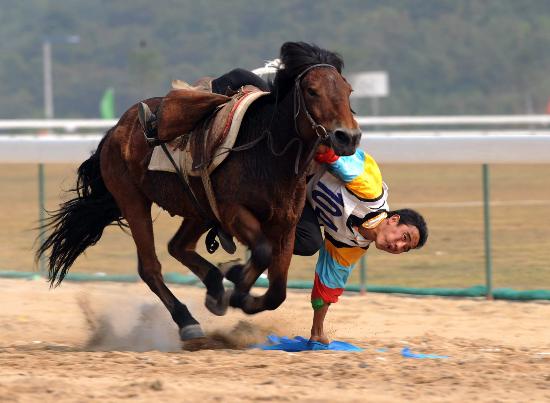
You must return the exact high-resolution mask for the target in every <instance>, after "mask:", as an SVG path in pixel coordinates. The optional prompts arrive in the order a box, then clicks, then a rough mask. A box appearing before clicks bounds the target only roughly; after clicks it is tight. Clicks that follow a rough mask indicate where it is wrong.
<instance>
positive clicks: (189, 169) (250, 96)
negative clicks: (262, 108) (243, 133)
mask: <svg viewBox="0 0 550 403" xmlns="http://www.w3.org/2000/svg"><path fill="white" fill-rule="evenodd" d="M254 88H255V87H254ZM244 89H246V87H244ZM266 94H269V92H263V91H259V90H257V89H256V90H245V91H242V92H239V93H237V94H236V95H235V96H236V97H237V99H234V101H235V102H232V101H229V102H228V103H226V104H224V105H223V106H222V107H221V108H222V109H225V108H230V109H227V110H221V111H219V112H221V113H216V115H215V117H214V118H213V119H212V122H210V124H209V125H208V127H207V128H206V133H195V132H194V133H192V134H191V136H195V135H198V134H200V135H204V136H206V138H207V141H217V140H220V139H221V143H220V145H219V146H218V147H217V149H215V150H213V152H212V153H211V162H210V164H209V165H208V174H211V173H212V171H214V169H216V168H217V167H218V166H219V165H220V164H221V163H222V162H223V160H224V159H225V158H226V157H227V155H228V154H229V152H225V151H228V150H229V149H231V148H232V147H233V145H234V144H235V141H236V139H237V134H238V133H239V128H240V127H241V123H242V120H243V117H244V115H245V113H246V111H247V110H248V108H249V107H250V105H252V103H253V102H254V101H255V100H257V99H258V98H260V97H262V96H264V95H266ZM220 119H221V120H222V121H220ZM220 127H221V128H223V130H222V131H223V133H210V132H211V131H212V130H213V128H220ZM193 143H195V142H194V141H187V143H186V145H185V148H184V149H182V148H180V146H179V145H180V144H181V137H178V138H176V139H175V140H173V141H172V142H170V143H168V146H167V149H168V151H169V152H170V154H171V155H172V158H173V159H174V161H175V162H176V164H178V167H179V169H181V170H182V172H185V173H186V174H187V175H190V176H200V175H201V173H200V169H194V168H193V157H192V155H193V149H192V144H193ZM148 169H149V170H150V171H164V172H176V170H175V169H174V166H173V165H172V163H171V162H170V161H169V160H168V158H167V157H166V155H165V154H164V151H163V150H162V147H160V146H156V147H155V148H154V149H153V154H152V156H151V160H150V161H149V167H148Z"/></svg>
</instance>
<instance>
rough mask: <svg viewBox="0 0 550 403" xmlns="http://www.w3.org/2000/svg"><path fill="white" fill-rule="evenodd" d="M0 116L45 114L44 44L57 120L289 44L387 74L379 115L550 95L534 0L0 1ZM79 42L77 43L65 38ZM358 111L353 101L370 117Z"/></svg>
mask: <svg viewBox="0 0 550 403" xmlns="http://www.w3.org/2000/svg"><path fill="white" fill-rule="evenodd" d="M0 5H1V6H2V8H1V13H0V38H2V40H1V41H0V118H16V117H19V118H20V117H34V118H39V117H42V116H43V97H42V92H43V89H42V88H43V78H42V53H41V52H42V42H43V41H44V40H45V39H46V38H47V37H49V38H51V39H52V42H53V45H52V48H53V60H54V65H53V76H54V88H55V114H56V117H60V118H61V117H64V118H67V117H89V118H92V117H97V116H98V113H99V112H98V102H99V99H100V98H101V95H102V93H103V91H104V90H105V89H106V88H107V87H109V86H112V87H114V88H115V92H116V106H117V109H118V112H119V113H120V112H122V111H123V110H124V109H126V108H127V107H128V106H129V105H131V104H132V103H134V102H135V101H137V100H139V99H142V98H146V97H149V96H156V95H163V94H164V93H166V91H167V90H168V86H169V83H170V81H171V79H173V78H181V79H185V80H190V81H192V80H194V79H196V78H198V77H199V76H201V75H218V74H221V73H223V72H225V71H227V70H229V69H231V68H233V67H237V66H241V67H245V68H249V69H252V68H254V67H258V66H259V65H261V64H262V62H263V61H264V60H266V59H270V58H273V57H275V56H276V55H277V53H278V50H279V47H280V45H281V44H282V43H283V42H284V41H287V40H304V41H309V42H315V43H316V44H318V45H320V46H322V47H326V48H329V49H331V50H335V51H338V52H339V53H341V54H342V55H343V56H344V59H345V62H346V72H347V73H350V72H354V71H362V70H386V71H388V72H389V75H390V88H391V95H390V97H389V98H387V99H384V100H382V101H381V113H382V114H386V115H409V114H411V115H420V114H490V113H491V114H504V113H526V112H534V113H541V112H543V111H544V110H545V109H546V105H547V102H548V98H549V97H550V1H545V0H537V1H535V0H522V1H516V0H487V1H479V0H461V1H455V0H386V1H379V0H346V1H341V2H328V1H314V0H306V1H298V0H280V1H265V0H256V1H245V0H230V1H214V0H202V1H191V0H182V1H177V0H156V1H154V2H153V1H150V0H147V1H145V0H133V1H131V2H129V1H128V2H126V1H125V2H122V1H107V0H95V1H87V2H84V1H79V0H64V1H55V0H25V1H17V2H15V1H11V0H0ZM67 35H79V36H80V38H81V40H80V43H79V44H76V45H70V44H66V43H62V42H63V38H64V37H66V36H67ZM368 106H369V105H368V102H361V103H360V104H359V105H358V109H359V110H358V112H359V113H360V114H367V113H369V108H368Z"/></svg>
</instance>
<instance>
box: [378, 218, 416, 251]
mask: <svg viewBox="0 0 550 403" xmlns="http://www.w3.org/2000/svg"><path fill="white" fill-rule="evenodd" d="M419 240H420V234H419V232H418V228H416V227H415V226H413V225H405V224H399V216H398V215H393V216H391V217H390V218H388V219H385V220H384V221H382V222H381V223H380V225H379V228H378V233H377V235H376V240H375V241H374V243H375V245H376V248H377V249H380V250H383V251H386V252H389V253H395V254H398V253H403V252H408V251H409V250H411V249H414V248H416V246H417V245H418V241H419Z"/></svg>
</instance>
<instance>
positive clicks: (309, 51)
mask: <svg viewBox="0 0 550 403" xmlns="http://www.w3.org/2000/svg"><path fill="white" fill-rule="evenodd" d="M279 57H280V59H281V62H282V64H283V66H284V67H283V68H281V69H279V71H278V72H277V74H276V75H275V79H274V80H273V84H272V87H271V92H272V93H277V92H278V93H279V95H282V94H284V93H286V91H287V90H288V89H290V87H291V86H292V85H294V79H295V78H296V77H297V76H298V75H299V74H300V73H301V72H303V71H304V70H305V69H307V68H308V67H311V66H313V65H315V64H330V65H331V66H334V67H335V68H336V70H338V73H340V74H342V69H343V68H344V60H343V59H342V56H340V55H339V54H338V53H335V52H331V51H328V50H326V49H321V48H320V47H318V46H317V45H315V44H309V43H305V42H285V43H283V45H282V46H281V52H280V56H279Z"/></svg>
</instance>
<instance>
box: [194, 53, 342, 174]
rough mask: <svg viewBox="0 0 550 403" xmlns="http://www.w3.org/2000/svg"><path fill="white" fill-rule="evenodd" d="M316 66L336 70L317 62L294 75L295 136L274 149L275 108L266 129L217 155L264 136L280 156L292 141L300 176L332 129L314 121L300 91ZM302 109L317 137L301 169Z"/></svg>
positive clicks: (252, 143) (241, 148)
mask: <svg viewBox="0 0 550 403" xmlns="http://www.w3.org/2000/svg"><path fill="white" fill-rule="evenodd" d="M318 67H329V68H331V69H334V70H336V71H338V70H337V69H336V67H334V66H333V65H331V64H326V63H319V64H314V65H312V66H309V67H308V68H306V69H305V70H304V71H302V72H301V73H300V74H299V75H298V76H296V78H295V79H294V93H293V96H294V115H293V118H294V130H295V132H296V137H294V138H293V139H291V140H290V141H289V142H288V143H287V144H286V145H285V146H284V147H283V149H282V150H281V151H277V150H275V148H274V145H273V139H272V136H271V130H270V128H271V127H272V125H273V122H274V120H275V116H276V110H274V111H273V114H272V116H271V120H270V122H269V126H268V128H267V129H266V130H264V131H263V133H262V134H261V136H259V137H258V138H256V139H254V140H252V141H250V142H249V143H246V144H243V145H241V146H237V147H232V148H227V149H224V150H223V151H221V152H220V153H218V154H217V155H221V154H222V153H229V152H231V151H244V150H249V149H251V148H252V147H254V146H255V145H256V144H258V143H259V142H261V141H262V140H263V139H264V138H265V137H267V144H268V147H269V149H270V150H271V153H272V154H273V155H275V156H277V157H280V156H282V155H283V154H285V153H286V152H287V151H288V149H289V148H290V147H291V146H292V145H294V143H298V153H297V154H296V159H295V161H294V173H295V174H296V175H298V176H301V175H302V174H303V172H304V170H305V169H306V168H307V166H309V163H310V162H311V160H312V159H313V156H314V155H315V152H316V150H317V147H318V146H319V144H320V143H321V141H323V140H326V139H327V138H329V136H330V135H331V133H332V131H329V130H327V129H326V128H325V127H324V126H323V125H321V124H319V123H317V122H316V121H315V119H313V117H312V116H311V114H310V113H309V111H308V109H307V104H306V101H305V99H304V94H303V93H302V91H301V86H300V84H301V82H302V79H303V78H304V77H305V75H306V73H308V72H309V71H310V70H313V69H315V68H318ZM278 99H279V93H278V91H277V92H276V94H275V104H278ZM302 105H303V106H302ZM302 109H303V111H304V114H305V116H306V118H307V120H308V122H309V123H310V125H311V128H312V129H313V131H314V132H315V134H317V139H316V141H315V144H314V145H313V147H312V148H311V151H310V153H309V155H308V157H307V159H306V160H305V162H304V164H302V169H299V165H300V157H301V155H302V150H303V147H304V144H303V140H302V138H301V136H300V129H298V115H299V114H300V111H301V110H302ZM213 158H214V157H212V159H213ZM210 161H211V160H210ZM210 161H203V162H202V163H201V164H200V165H198V166H196V167H195V169H196V168H200V167H201V166H203V165H205V164H209V163H210Z"/></svg>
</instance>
